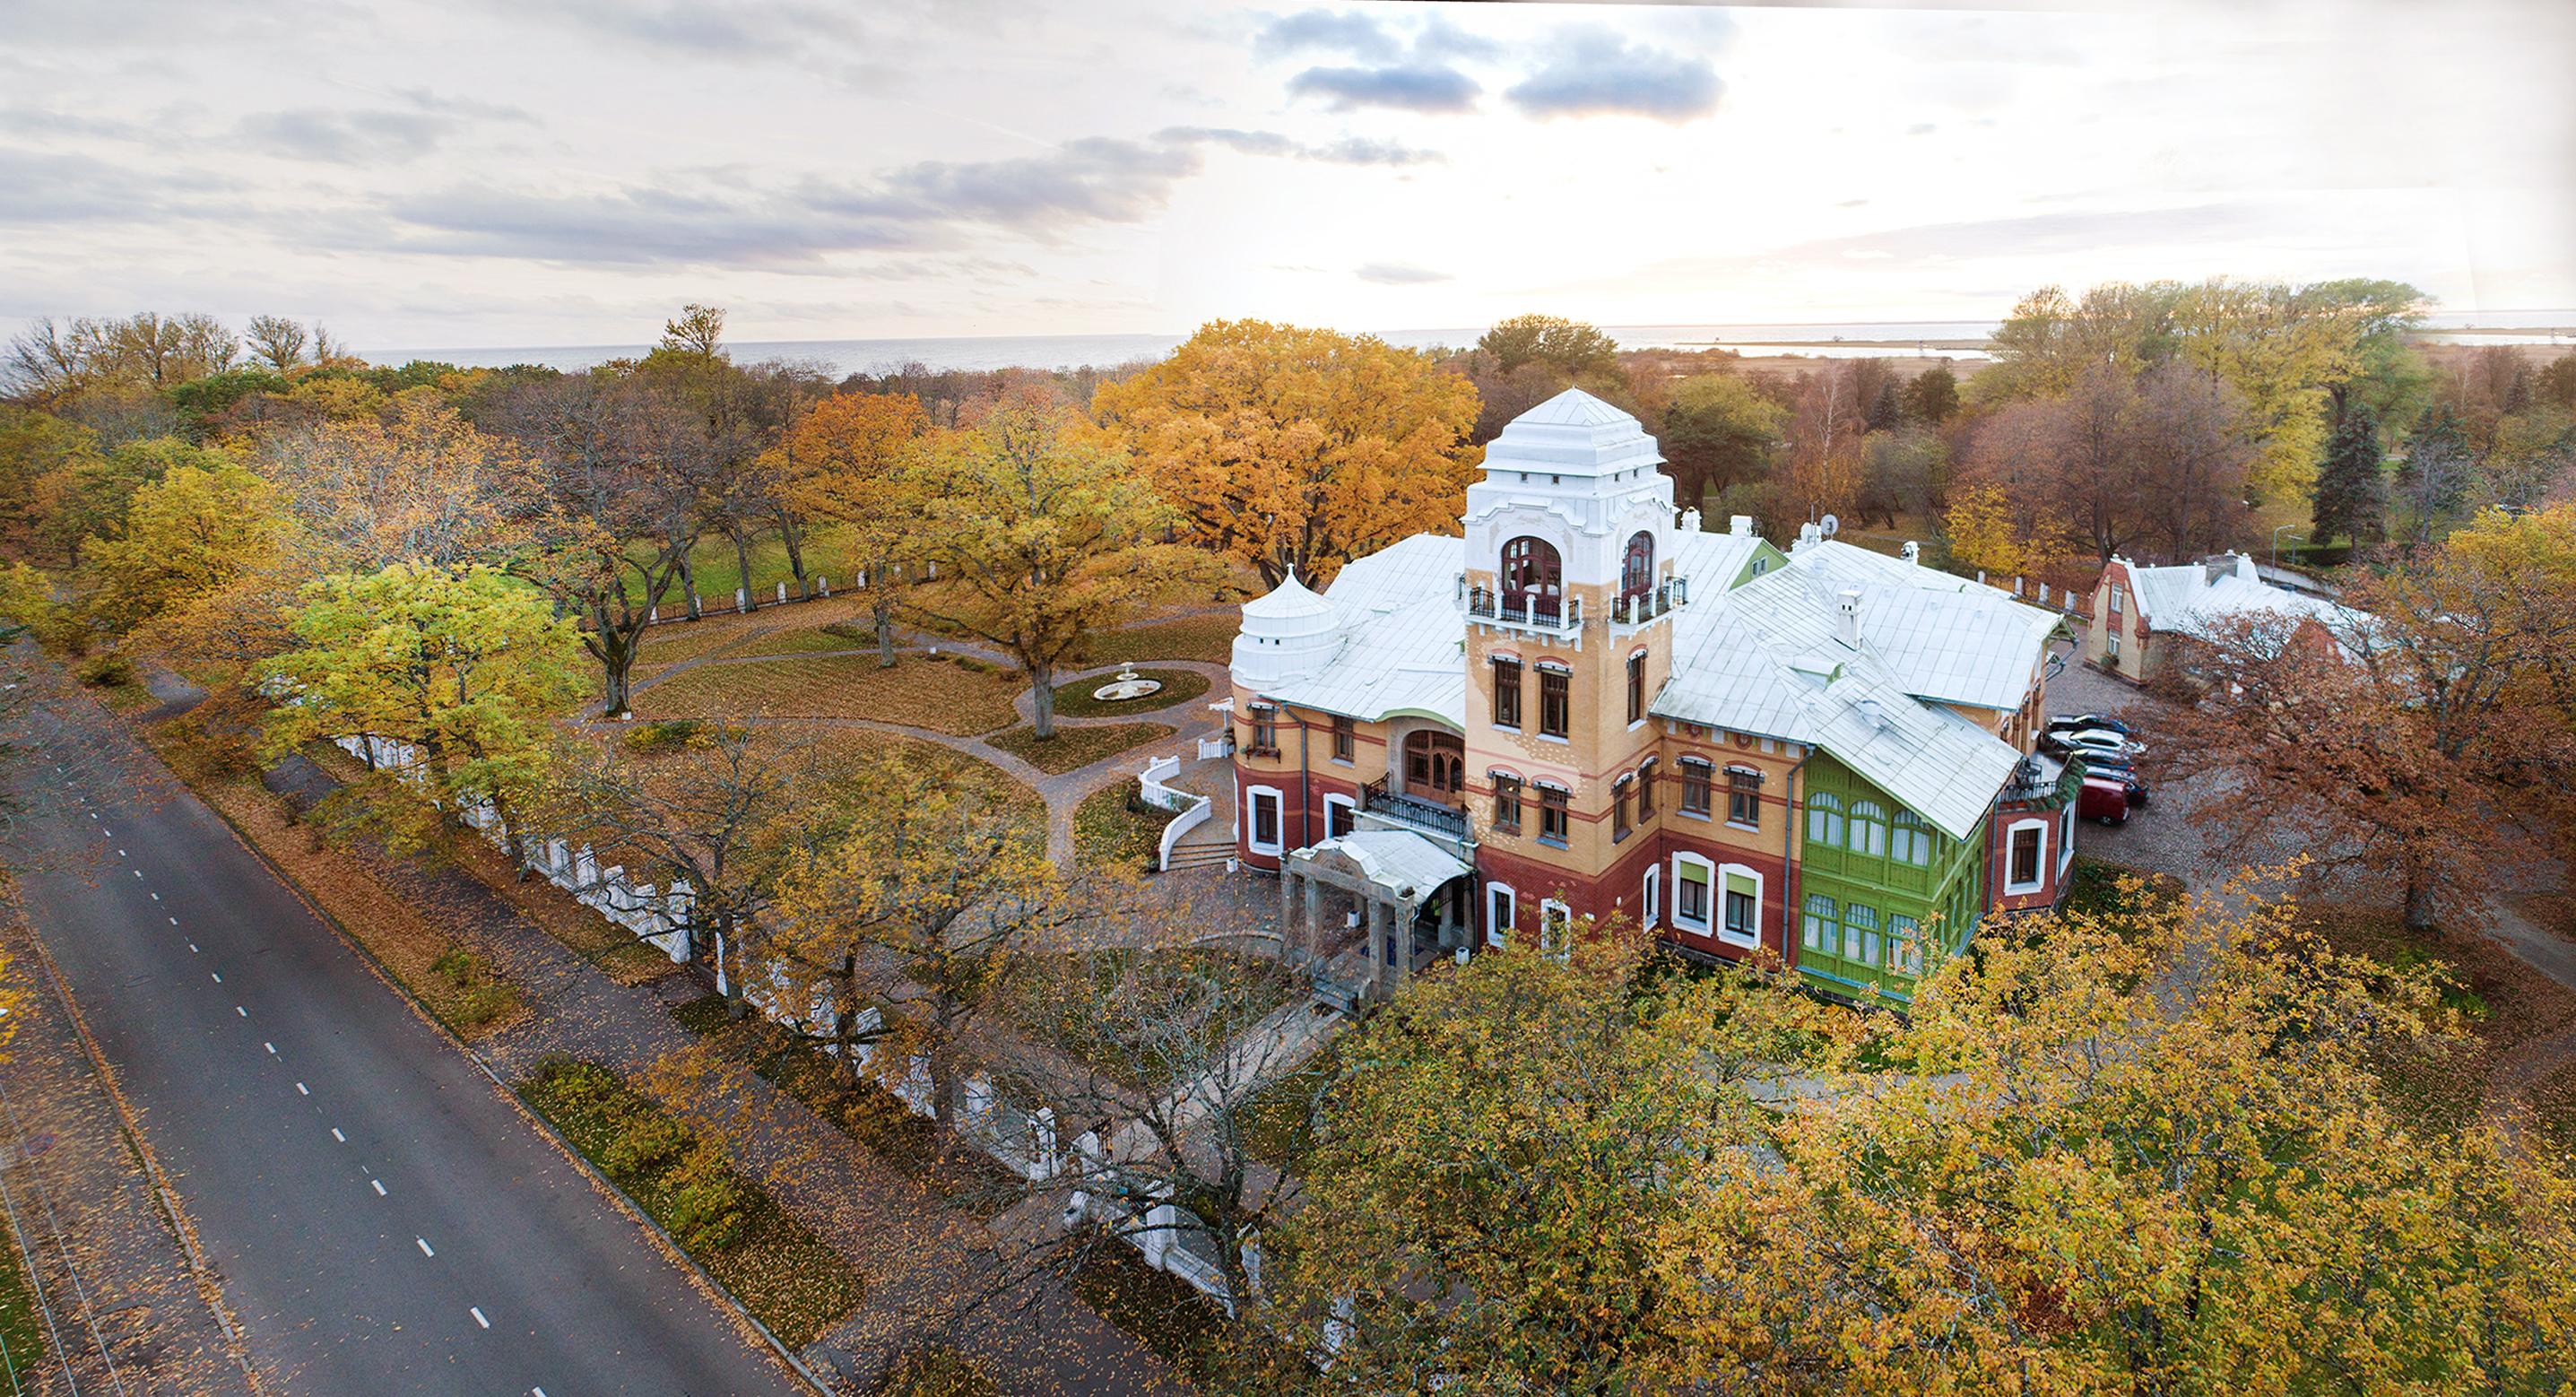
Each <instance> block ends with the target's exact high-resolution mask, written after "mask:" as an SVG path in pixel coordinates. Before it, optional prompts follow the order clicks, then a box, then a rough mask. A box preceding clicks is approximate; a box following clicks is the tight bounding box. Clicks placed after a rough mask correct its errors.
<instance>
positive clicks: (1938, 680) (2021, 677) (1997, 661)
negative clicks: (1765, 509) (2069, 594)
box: [1789, 539, 2061, 709]
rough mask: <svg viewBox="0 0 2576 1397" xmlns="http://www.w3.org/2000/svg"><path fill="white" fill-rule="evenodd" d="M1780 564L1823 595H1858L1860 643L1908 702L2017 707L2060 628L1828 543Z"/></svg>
mask: <svg viewBox="0 0 2576 1397" xmlns="http://www.w3.org/2000/svg"><path fill="white" fill-rule="evenodd" d="M1789 563H1790V566H1792V567H1795V568H1799V569H1801V570H1803V571H1805V572H1807V573H1809V574H1810V575H1812V576H1814V577H1816V578H1818V579H1819V580H1821V581H1823V582H1825V583H1826V584H1827V587H1826V590H1827V591H1829V592H1830V591H1835V590H1839V589H1841V588H1843V587H1858V588H1859V589H1860V592H1861V604H1860V629H1861V635H1862V636H1863V637H1864V638H1865V639H1867V640H1868V642H1869V644H1870V647H1871V648H1872V649H1874V650H1875V651H1877V653H1878V657H1879V658H1880V659H1881V660H1884V661H1885V662H1886V663H1887V666H1888V668H1889V669H1890V670H1892V671H1893V672H1894V674H1895V676H1896V680H1897V683H1898V684H1900V685H1902V686H1903V687H1904V689H1905V692H1907V693H1909V694H1913V695H1914V696H1916V697H1918V698H1927V699H1937V700H1939V701H1940V702H1943V703H1961V704H1966V705H1968V706H1970V707H1973V708H1997V709H2015V708H2019V707H2021V701H2022V699H2023V697H2024V696H2026V695H2027V694H2028V693H2029V692H2030V682H2031V679H2032V678H2033V677H2034V676H2035V675H2036V674H2037V673H2038V670H2039V665H2040V662H2041V660H2042V659H2043V658H2044V657H2045V656H2046V654H2047V649H2048V638H2049V636H2050V635H2051V634H2053V633H2054V632H2055V631H2056V630H2057V628H2058V626H2059V625H2060V624H2061V621H2060V618H2059V617H2058V615H2057V613H2055V612H2053V611H2048V610H2045V609H2043V608H2040V607H2036V606H2028V605H2025V604H2023V603H2021V602H2018V601H2015V600H2013V597H2012V594H2011V593H2009V592H2006V591H2004V590H2003V589H2001V588H1999V587H1990V586H1988V585H1986V584H1985V583H1982V582H1977V581H1973V580H1971V579H1969V578H1965V577H1959V576H1956V575H1954V574H1952V573H1947V572H1943V571H1941V570H1940V569H1938V568H1927V567H1923V566H1920V565H1919V564H1915V563H1909V562H1907V561H1905V560H1904V559H1902V558H1891V557H1889V556H1887V555H1886V554H1884V553H1873V552H1871V551H1869V550H1868V549H1866V548H1856V547H1854V546H1852V545H1851V544H1848V543H1842V542H1839V541H1836V540H1832V539H1826V540H1822V541H1813V542H1809V541H1802V542H1800V543H1799V544H1798V545H1797V547H1796V549H1795V550H1794V551H1793V552H1791V553H1790V555H1789Z"/></svg>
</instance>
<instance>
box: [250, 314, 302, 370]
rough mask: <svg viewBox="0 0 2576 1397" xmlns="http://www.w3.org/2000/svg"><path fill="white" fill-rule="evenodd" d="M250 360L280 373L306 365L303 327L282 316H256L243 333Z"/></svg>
mask: <svg viewBox="0 0 2576 1397" xmlns="http://www.w3.org/2000/svg"><path fill="white" fill-rule="evenodd" d="M242 337H243V338H244V339H246V340H248V341H249V342H250V351H251V357H252V358H254V359H257V360H259V361H260V362H261V363H263V364H266V365H268V366H269V367H270V368H272V369H275V370H276V371H277V372H279V373H284V372H286V371H287V370H288V369H291V368H294V367H295V366H297V365H298V364H301V363H303V362H304V346H305V344H306V343H307V341H308V337H307V336H306V334H305V332H304V327H303V326H302V325H300V324H298V323H296V322H295V321H292V320H289V319H287V318H286V317H285V316H282V315H254V316H252V317H251V318H250V325H249V327H248V328H247V329H246V330H245V331H244V332H243V336H242Z"/></svg>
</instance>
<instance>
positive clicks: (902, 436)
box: [776, 393, 928, 668]
mask: <svg viewBox="0 0 2576 1397" xmlns="http://www.w3.org/2000/svg"><path fill="white" fill-rule="evenodd" d="M927 425H928V424H927V419H926V418H925V417H924V416H923V414H922V411H921V402H920V400H919V399H917V398H915V397H913V396H912V395H911V394H909V393H901V394H896V393H882V394H880V393H840V394H835V395H834V396H832V397H829V398H825V399H824V400H822V401H821V402H818V403H816V404H814V406H813V407H812V408H811V409H810V410H809V411H807V412H806V413H805V415H804V416H802V417H799V418H798V419H797V420H796V423H795V425H794V426H792V427H790V428H789V429H788V431H787V434H786V437H785V438H784V439H783V440H782V441H780V443H779V444H778V446H777V448H776V450H777V452H778V453H779V455H780V457H781V460H780V464H779V474H780V479H781V481H782V490H781V494H782V496H783V498H784V499H785V500H786V501H787V503H788V506H789V508H790V509H792V510H793V511H794V512H795V513H797V514H798V515H800V516H801V515H811V516H813V517H817V518H824V519H832V520H836V521H838V522H839V523H841V524H842V525H843V526H844V527H845V528H846V530H847V532H848V538H849V543H850V551H851V556H852V558H854V559H855V560H856V561H857V563H858V566H859V568H860V570H861V571H862V572H863V573H864V574H865V576H866V578H867V584H868V604H869V607H870V610H871V614H872V616H873V618H874V620H875V622H876V632H877V662H878V663H879V664H880V665H883V666H885V667H887V668H892V667H893V665H894V619H895V607H896V604H897V601H898V599H899V597H900V595H901V593H900V591H899V589H898V587H899V581H900V579H899V573H900V572H901V570H902V568H903V566H904V564H905V563H906V562H907V561H908V560H910V559H913V558H917V557H919V556H920V554H919V552H918V549H919V545H920V540H919V537H918V533H917V528H918V524H919V520H920V517H921V513H922V501H921V499H920V497H919V496H918V495H917V494H916V493H915V492H914V488H913V487H914V481H913V478H912V477H911V476H909V475H907V474H905V473H904V471H903V469H902V466H903V464H904V462H905V459H906V455H907V453H908V452H909V451H910V449H911V447H912V444H913V443H914V442H915V441H916V440H918V439H919V438H920V436H921V434H922V433H923V431H924V430H925V429H926V427H927Z"/></svg>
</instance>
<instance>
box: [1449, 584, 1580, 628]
mask: <svg viewBox="0 0 2576 1397" xmlns="http://www.w3.org/2000/svg"><path fill="white" fill-rule="evenodd" d="M1458 598H1459V603H1460V605H1462V606H1464V607H1465V608H1466V611H1467V619H1468V620H1470V621H1476V622H1482V623H1483V624H1486V625H1490V626H1504V627H1508V628H1510V629H1513V630H1523V631H1536V632H1539V633H1540V634H1543V635H1572V634H1573V633H1574V632H1576V631H1579V630H1581V629H1583V599H1582V598H1581V597H1541V596H1532V595H1528V594H1526V593H1523V594H1518V595H1512V594H1505V593H1499V592H1496V591H1495V590H1494V589H1493V588H1491V587H1470V586H1468V585H1467V581H1466V578H1465V577H1464V576H1461V577H1460V578H1459V580H1458Z"/></svg>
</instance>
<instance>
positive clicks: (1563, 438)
mask: <svg viewBox="0 0 2576 1397" xmlns="http://www.w3.org/2000/svg"><path fill="white" fill-rule="evenodd" d="M1663 459H1664V456H1663V452H1662V451H1660V450H1658V449H1657V448H1656V446H1655V439H1654V438H1653V437H1651V436H1648V435H1646V429H1645V426H1644V425H1643V424H1642V423H1640V422H1638V421H1637V419H1636V418H1634V417H1631V416H1629V415H1628V414H1626V413H1624V412H1621V411H1620V410H1619V409H1617V408H1615V407H1612V406H1610V405H1609V404H1608V403H1605V402H1603V401H1601V400H1600V399H1599V398H1596V397H1594V396H1592V395H1591V394H1589V393H1586V392H1584V391H1583V390H1582V389H1580V388H1568V389H1566V390H1565V391H1564V392H1562V393H1559V394H1557V395H1556V396H1555V397H1553V398H1550V399H1548V400H1547V401H1546V402H1543V403H1541V404H1539V405H1538V406H1537V407H1534V408H1531V409H1530V410H1529V411H1527V412H1524V413H1522V414H1521V415H1520V416H1518V417H1515V418H1513V419H1512V420H1511V422H1510V423H1509V424H1507V425H1505V426H1504V428H1503V430H1502V431H1501V432H1500V433H1498V434H1496V436H1495V437H1494V439H1493V440H1492V441H1490V442H1488V443H1486V445H1485V469H1486V471H1487V472H1489V473H1490V472H1497V471H1507V470H1516V471H1531V472H1544V473H1546V474H1549V475H1581V476H1594V475H1610V474H1613V473H1615V472H1618V471H1624V470H1629V469H1632V468H1634V467H1638V466H1652V465H1655V464H1657V463H1658V462H1660V461H1662V460H1663Z"/></svg>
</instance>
